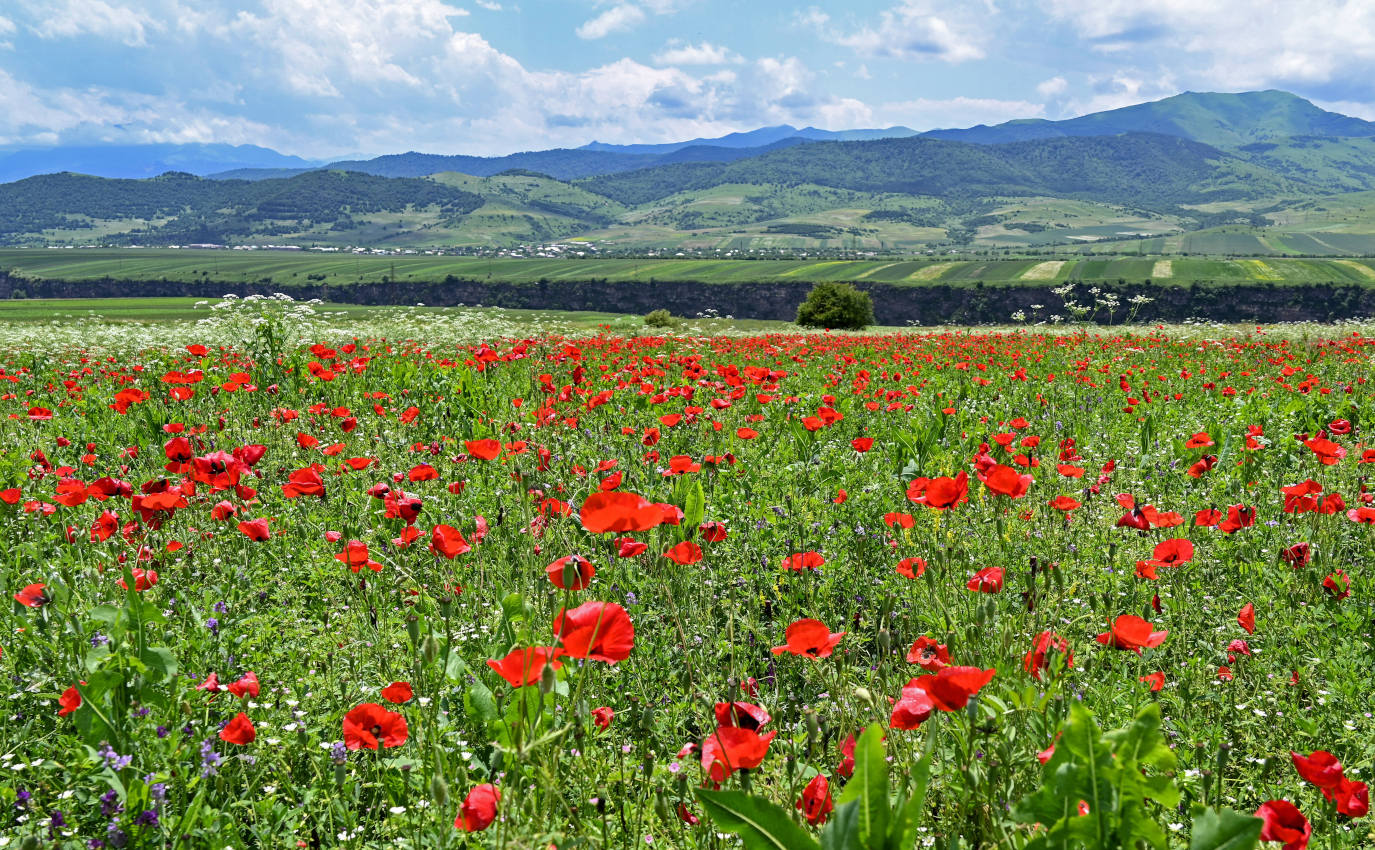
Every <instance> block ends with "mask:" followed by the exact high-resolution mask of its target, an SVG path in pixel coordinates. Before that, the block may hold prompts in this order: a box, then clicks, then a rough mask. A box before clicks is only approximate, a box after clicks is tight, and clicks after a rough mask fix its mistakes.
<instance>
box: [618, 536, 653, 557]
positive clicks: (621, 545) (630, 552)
mask: <svg viewBox="0 0 1375 850" xmlns="http://www.w3.org/2000/svg"><path fill="white" fill-rule="evenodd" d="M612 543H613V544H614V545H615V547H616V557H617V558H633V557H635V556H636V555H643V554H644V553H645V552H646V551H647V550H648V549H649V544H648V543H641V542H640V541H639V540H634V539H632V538H629V537H617V538H616V539H615V540H614V541H612Z"/></svg>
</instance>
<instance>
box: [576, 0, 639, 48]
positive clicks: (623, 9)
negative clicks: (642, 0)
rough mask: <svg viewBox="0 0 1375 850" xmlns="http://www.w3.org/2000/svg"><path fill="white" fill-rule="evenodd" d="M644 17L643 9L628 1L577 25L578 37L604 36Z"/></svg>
mask: <svg viewBox="0 0 1375 850" xmlns="http://www.w3.org/2000/svg"><path fill="white" fill-rule="evenodd" d="M644 19H645V13H644V10H643V9H641V8H640V7H639V6H635V5H632V4H630V3H621V4H620V5H618V6H612V7H611V8H610V9H607V10H606V11H605V12H602V13H601V14H600V15H597V16H596V17H595V18H592V19H590V20H588V21H586V22H584V23H583V24H582V26H580V27H578V29H577V30H576V32H577V34H578V38H586V39H594V38H605V37H606V36H608V35H610V34H611V33H613V32H624V31H625V30H628V29H632V28H633V27H635V26H637V25H638V24H640V23H641V22H642V21H644Z"/></svg>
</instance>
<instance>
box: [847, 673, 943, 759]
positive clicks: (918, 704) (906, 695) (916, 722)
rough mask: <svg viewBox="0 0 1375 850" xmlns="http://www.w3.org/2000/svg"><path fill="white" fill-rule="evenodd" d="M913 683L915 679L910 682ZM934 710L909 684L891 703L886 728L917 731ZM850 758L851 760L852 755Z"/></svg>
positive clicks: (921, 693) (926, 698)
mask: <svg viewBox="0 0 1375 850" xmlns="http://www.w3.org/2000/svg"><path fill="white" fill-rule="evenodd" d="M915 681H916V679H913V680H912V682H915ZM935 710H936V706H935V704H934V703H933V702H932V701H931V697H929V696H928V695H927V694H926V692H925V691H923V690H921V689H920V688H917V687H915V686H914V685H912V683H911V682H909V683H908V686H907V687H905V688H903V689H902V696H901V697H899V698H898V701H897V702H895V703H893V710H892V712H891V713H890V714H889V715H888V726H889V727H890V728H892V729H904V730H912V729H919V728H921V724H923V723H925V722H926V721H927V720H928V719H930V717H931V712H933V711H935ZM851 757H852V758H853V754H852V756H851Z"/></svg>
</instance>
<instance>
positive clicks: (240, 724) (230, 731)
mask: <svg viewBox="0 0 1375 850" xmlns="http://www.w3.org/2000/svg"><path fill="white" fill-rule="evenodd" d="M257 737H258V732H257V730H256V729H254V728H253V721H251V720H249V719H248V715H247V714H244V713H243V712H242V711H240V712H239V713H238V714H236V715H234V719H233V720H231V721H229V722H228V723H226V724H225V726H224V728H223V729H221V730H220V740H221V741H224V742H225V743H227V744H238V745H239V746H241V747H243V746H247V745H248V744H251V743H253V739H254V738H257Z"/></svg>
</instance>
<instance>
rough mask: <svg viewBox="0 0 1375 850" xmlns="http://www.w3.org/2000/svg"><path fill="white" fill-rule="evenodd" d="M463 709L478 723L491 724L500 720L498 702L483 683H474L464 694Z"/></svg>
mask: <svg viewBox="0 0 1375 850" xmlns="http://www.w3.org/2000/svg"><path fill="white" fill-rule="evenodd" d="M463 709H464V711H466V712H467V713H468V716H469V717H471V718H472V719H473V720H475V721H477V722H478V723H490V722H492V721H493V720H497V719H499V718H500V716H501V715H500V714H498V713H497V701H496V698H495V697H493V696H492V692H491V690H490V689H488V687H487V686H486V685H484V684H482V683H481V682H474V683H473V684H471V685H469V686H468V690H466V691H464V693H463Z"/></svg>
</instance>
